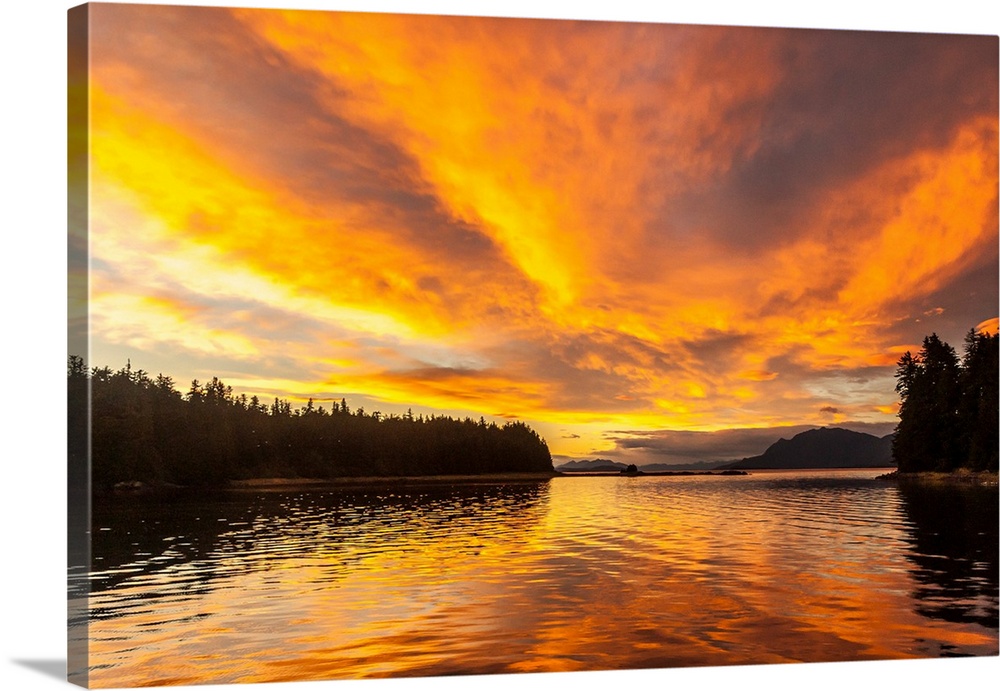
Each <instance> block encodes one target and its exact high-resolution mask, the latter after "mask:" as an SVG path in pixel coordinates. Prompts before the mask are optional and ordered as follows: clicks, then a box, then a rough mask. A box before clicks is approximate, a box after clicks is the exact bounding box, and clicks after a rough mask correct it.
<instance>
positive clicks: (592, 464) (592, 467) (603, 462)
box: [556, 458, 626, 473]
mask: <svg viewBox="0 0 1000 691" xmlns="http://www.w3.org/2000/svg"><path fill="white" fill-rule="evenodd" d="M625 468H626V465H625V464H624V463H619V462H617V461H612V460H610V459H608V458H595V459H593V460H590V461H569V462H567V463H563V464H562V465H557V466H556V470H558V471H559V472H563V473H567V472H568V473H581V472H596V471H604V470H611V471H616V472H617V471H619V470H624V469H625Z"/></svg>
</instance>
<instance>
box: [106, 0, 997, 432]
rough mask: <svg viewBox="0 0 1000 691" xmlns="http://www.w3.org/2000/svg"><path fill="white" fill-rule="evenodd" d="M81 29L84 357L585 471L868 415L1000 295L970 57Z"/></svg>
mask: <svg viewBox="0 0 1000 691" xmlns="http://www.w3.org/2000/svg"><path fill="white" fill-rule="evenodd" d="M192 18H197V19H198V21H196V22H192V21H191V19H192ZM94 20H95V21H94V22H93V26H94V32H95V41H94V50H93V65H94V68H93V73H92V75H91V77H92V79H91V95H92V108H93V110H92V119H93V127H92V131H91V144H92V150H91V156H92V162H93V167H92V180H91V184H92V190H93V191H94V195H93V200H92V205H91V208H92V220H93V223H94V233H93V242H92V252H93V256H94V259H95V262H94V276H95V286H96V287H97V299H95V300H94V301H93V304H92V309H93V310H94V314H95V319H94V324H95V325H96V326H95V336H96V337H97V344H96V352H97V353H101V352H106V353H114V354H116V355H117V354H119V353H120V350H121V348H123V347H126V346H127V347H129V348H134V349H137V350H138V351H140V352H142V353H143V354H145V355H146V356H148V357H150V358H151V359H153V360H154V361H155V360H157V358H159V359H160V360H162V361H164V362H166V361H167V360H166V359H167V358H168V354H169V353H171V352H173V351H175V350H177V349H182V350H184V351H186V352H189V353H190V354H191V357H193V358H202V359H201V360H200V361H199V367H208V365H209V362H210V361H209V360H208V357H209V355H211V356H212V357H213V358H215V359H214V360H212V361H211V362H226V361H227V359H228V361H229V362H230V364H231V367H230V368H229V370H230V371H231V372H232V373H233V374H234V375H235V380H237V381H240V382H245V383H246V385H247V386H250V387H257V388H258V389H261V390H263V389H265V388H266V389H267V390H268V391H277V390H278V389H281V388H282V387H287V391H288V393H289V395H300V394H301V393H302V392H317V393H322V391H321V390H320V389H322V387H324V386H327V387H330V388H332V389H336V390H338V391H344V392H348V393H354V394H356V395H359V396H363V397H367V398H369V399H375V400H382V401H385V402H387V403H391V404H398V405H403V404H415V405H422V406H425V407H426V408H427V409H434V410H447V411H470V412H475V413H480V414H486V415H490V414H494V415H504V416H519V417H524V418H528V419H530V420H533V421H536V422H537V423H539V424H541V425H556V424H563V423H565V424H568V425H577V426H580V427H578V428H573V429H572V430H570V431H576V430H577V429H579V430H580V439H579V440H574V441H573V442H572V443H573V444H574V445H575V446H573V448H574V449H579V448H581V445H582V444H584V443H591V444H593V445H594V446H595V447H596V446H598V444H599V441H598V440H599V439H600V427H599V425H602V424H604V425H612V424H615V425H619V426H621V427H623V428H628V429H640V428H646V429H657V428H667V427H674V428H681V427H684V428H688V429H698V430H709V429H720V428H724V427H726V426H730V427H733V426H738V427H759V426H765V425H780V424H800V423H817V422H821V421H822V420H824V414H823V413H822V412H821V409H822V408H823V407H824V406H826V407H829V402H830V401H837V402H838V403H837V408H838V409H841V410H850V411H852V414H853V411H857V413H856V414H857V415H858V416H860V417H861V418H863V419H862V421H863V422H873V423H884V422H886V421H887V420H889V419H891V416H892V415H894V409H893V408H892V405H891V404H892V402H893V400H894V397H895V396H894V392H893V390H892V369H893V367H894V364H895V361H896V360H897V359H898V357H899V354H900V351H899V350H898V347H897V346H896V345H895V344H898V343H913V342H919V341H920V339H921V338H922V336H923V335H924V334H923V333H922V329H923V326H922V325H920V324H919V323H917V322H915V321H914V318H916V317H920V316H921V315H924V316H927V315H926V313H927V312H928V311H930V312H932V314H933V315H934V318H936V319H942V320H945V319H953V320H956V321H957V320H960V319H963V318H965V317H964V315H965V314H967V313H968V311H970V310H972V309H973V308H974V309H975V310H976V315H977V316H975V317H974V318H973V320H979V319H982V315H984V314H995V313H996V302H997V300H996V294H995V293H996V291H995V285H993V286H988V288H990V290H979V291H978V292H976V293H975V297H974V299H970V298H968V297H967V294H968V292H969V291H968V289H967V287H966V288H963V290H965V293H961V291H960V290H959V288H958V287H956V286H958V284H959V283H961V282H962V281H968V280H970V279H969V277H970V276H974V275H975V276H978V275H980V273H982V272H986V273H987V274H988V273H989V272H990V271H994V272H995V267H996V264H997V256H996V243H997V195H996V189H997V155H996V148H997V124H996V107H997V105H996V101H997V97H996V83H997V79H996V66H995V50H993V52H992V53H990V50H987V49H990V45H988V42H981V41H974V40H972V39H970V38H968V37H957V38H954V39H951V40H950V41H944V42H935V41H931V40H929V39H926V37H921V36H909V37H908V36H896V37H892V40H889V39H888V38H886V37H882V38H880V39H879V40H875V38H874V37H872V36H869V35H866V34H863V33H850V34H847V33H844V34H842V33H839V32H816V33H811V32H795V31H787V30H778V29H770V30H763V29H738V28H724V27H678V26H666V25H664V26H657V25H646V24H627V23H595V22H559V23H553V22H546V21H541V20H497V19H484V18H456V17H432V16H403V15H379V14H360V13H336V12H295V11H281V12H272V11H264V10H233V11H229V10H223V9H209V8H166V7H141V6H115V5H101V6H98V7H97V8H96V9H95V14H94ZM992 47H993V48H995V44H994V45H993V46H992ZM983 55H987V57H988V58H989V59H988V60H983V59H982V56H983ZM873 85H875V86H873ZM876 87H877V88H876ZM918 106H919V107H918ZM976 272H980V273H976ZM970 301H971V302H972V305H971V306H970V307H968V308H966V307H965V306H964V305H966V303H970ZM963 310H965V311H963ZM942 323H944V322H942ZM980 326H981V327H982V325H980ZM185 327H189V328H185ZM982 328H993V329H994V330H995V328H996V326H995V320H993V324H992V326H990V325H989V324H987V326H986V327H982ZM955 329H956V331H957V332H958V333H959V338H960V337H961V334H962V333H964V331H966V330H967V329H968V325H958V324H956V326H955ZM144 366H146V367H147V368H150V369H152V368H154V367H156V366H158V365H156V364H148V365H144ZM254 368H258V369H259V371H251V370H254ZM274 368H278V369H280V371H270V370H272V369H274ZM177 374H178V378H179V379H183V378H184V374H183V373H177ZM254 382H256V383H254ZM296 382H299V383H300V385H296V384H295V383H296ZM265 383H267V385H266V386H265ZM560 436H565V435H560ZM566 443H567V444H569V443H570V442H566ZM554 450H556V451H558V448H555V449H554Z"/></svg>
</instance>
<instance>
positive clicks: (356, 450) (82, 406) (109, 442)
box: [67, 356, 552, 490]
mask: <svg viewBox="0 0 1000 691" xmlns="http://www.w3.org/2000/svg"><path fill="white" fill-rule="evenodd" d="M67 369H68V395H69V415H70V418H69V425H70V431H69V432H70V439H71V447H72V440H73V439H81V438H83V436H85V429H84V428H85V426H86V424H87V418H86V414H85V412H86V409H87V402H88V396H89V399H90V413H91V415H90V425H91V481H92V483H93V486H94V488H95V489H98V490H108V489H111V488H113V487H114V486H115V485H116V484H118V483H122V482H142V483H148V484H153V485H156V484H161V485H162V484H172V485H181V486H199V487H217V486H224V485H226V484H227V483H229V482H230V481H233V480H246V479H253V478H316V479H324V478H327V479H332V478H338V477H362V476H377V477H401V476H423V475H426V476H432V475H481V474H488V473H512V472H516V473H524V472H529V473H533V472H538V473H542V472H552V456H551V454H550V453H549V448H548V445H547V444H546V442H545V440H544V439H542V438H541V437H540V436H539V435H538V433H537V432H535V431H534V430H533V429H531V428H530V427H529V426H528V425H526V424H524V423H523V422H516V421H512V422H507V423H505V424H503V425H497V424H496V423H493V422H486V421H485V420H484V419H482V418H480V419H479V420H478V421H474V420H472V419H471V418H465V419H461V420H458V419H454V418H451V417H446V416H426V417H425V416H423V415H418V416H414V415H412V414H411V413H409V412H408V413H407V414H405V415H382V414H380V413H378V412H372V413H367V412H365V411H364V409H363V408H358V409H357V410H351V409H350V407H349V406H348V403H347V401H346V400H343V399H341V401H340V402H339V403H337V402H335V403H333V404H332V406H331V409H329V410H327V409H326V408H325V407H323V406H316V405H314V402H313V401H312V400H311V399H310V400H309V402H308V403H307V404H306V405H305V406H302V407H300V408H297V409H293V407H292V405H291V404H290V403H289V402H288V401H287V400H282V399H278V398H275V399H274V401H273V402H271V403H263V402H262V401H260V400H259V399H258V398H257V397H256V396H253V397H249V398H248V397H247V396H246V395H245V394H241V395H235V394H234V393H233V390H232V388H231V387H229V386H227V385H225V384H224V383H223V382H222V381H221V380H220V379H218V378H217V377H213V378H212V380H211V381H209V382H207V383H205V384H202V383H201V382H199V381H198V380H195V381H193V382H192V383H191V386H190V388H189V389H188V391H187V392H186V393H184V394H182V393H181V392H180V391H178V390H177V388H176V385H175V383H174V380H173V379H172V378H171V377H169V376H165V375H163V374H159V375H157V376H156V377H152V376H150V375H149V373H147V372H145V371H143V370H141V369H132V367H131V363H129V364H127V365H126V366H125V367H123V368H121V369H119V370H117V371H112V370H111V369H110V368H109V367H102V368H97V367H94V368H91V369H88V368H87V366H86V365H85V363H84V361H83V359H82V358H80V357H77V356H71V357H70V358H69V364H68V368H67ZM88 391H89V393H88ZM81 433H83V436H82V435H81Z"/></svg>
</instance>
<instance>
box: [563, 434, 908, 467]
mask: <svg viewBox="0 0 1000 691" xmlns="http://www.w3.org/2000/svg"><path fill="white" fill-rule="evenodd" d="M892 438H893V434H888V435H886V436H884V437H876V436H875V435H872V434H866V433H865V432H853V431H851V430H848V429H843V428H841V427H820V428H817V429H811V430H806V431H805V432H800V433H799V434H796V435H795V436H794V437H792V438H791V439H779V440H778V441H776V442H774V443H773V444H771V445H770V446H769V447H767V450H766V451H764V453H762V454H760V455H759V456H751V457H749V458H743V459H740V460H736V461H728V462H727V461H698V462H693V463H678V464H674V463H651V464H646V465H641V466H639V470H642V471H644V472H660V471H676V470H694V471H703V470H751V469H760V470H766V469H774V470H780V469H789V470H791V469H797V468H800V469H809V468H884V467H887V466H892V465H895V463H894V462H893V460H892ZM626 467H627V466H626V464H625V463H621V462H619V461H612V460H611V459H609V458H595V459H592V460H585V461H568V462H566V463H563V464H560V465H558V466H556V468H555V469H556V470H557V471H559V472H570V473H572V472H577V473H581V472H619V471H621V470H624V469H625V468H626Z"/></svg>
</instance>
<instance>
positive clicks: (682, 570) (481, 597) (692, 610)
mask: <svg viewBox="0 0 1000 691" xmlns="http://www.w3.org/2000/svg"><path fill="white" fill-rule="evenodd" d="M880 472H883V471H875V470H850V471H848V470H843V471H815V472H805V471H795V472H788V471H785V472H766V471H761V472H755V473H754V474H753V475H750V476H745V477H719V476H692V477H637V478H630V477H574V478H554V479H551V480H547V481H543V482H538V483H505V484H463V485H439V484H413V485H400V484H396V485H384V486H378V487H365V488H360V487H354V488H347V489H343V488H342V489H327V490H312V491H295V492H287V491H285V492H276V491H271V492H259V493H254V492H234V493H228V494H225V495H221V496H214V497H185V498H177V499H172V500H169V501H152V500H146V499H140V500H137V499H135V498H131V499H123V498H110V499H101V500H99V501H98V502H96V503H97V506H95V509H94V555H95V571H94V572H93V573H92V576H91V587H92V589H93V593H92V595H91V607H90V612H91V618H90V626H89V629H90V631H89V635H90V639H91V662H92V668H91V672H90V683H91V684H92V685H94V686H140V685H148V684H153V683H156V684H195V683H226V682H258V681H288V680H295V679H334V678H355V677H381V676H415V675H441V674H456V673H490V672H518V671H524V672H528V671H564V670H584V669H626V668H638V667H677V666H696V665H729V664H748V663H769V662H789V661H832V660H863V659H885V658H906V657H938V656H943V655H996V654H997V652H998V614H997V603H998V577H997V570H998V561H997V543H998V534H997V515H998V514H997V511H998V502H997V499H998V492H997V489H996V488H995V487H993V488H988V489H986V488H977V487H955V486H947V487H936V486H934V487H928V486H897V485H896V484H895V483H892V482H886V481H881V480H876V479H874V478H875V476H876V475H878V474H879V473H880ZM77 630H78V631H79V632H81V635H85V634H84V633H83V632H85V631H86V627H82V626H81V627H78V628H77Z"/></svg>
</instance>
